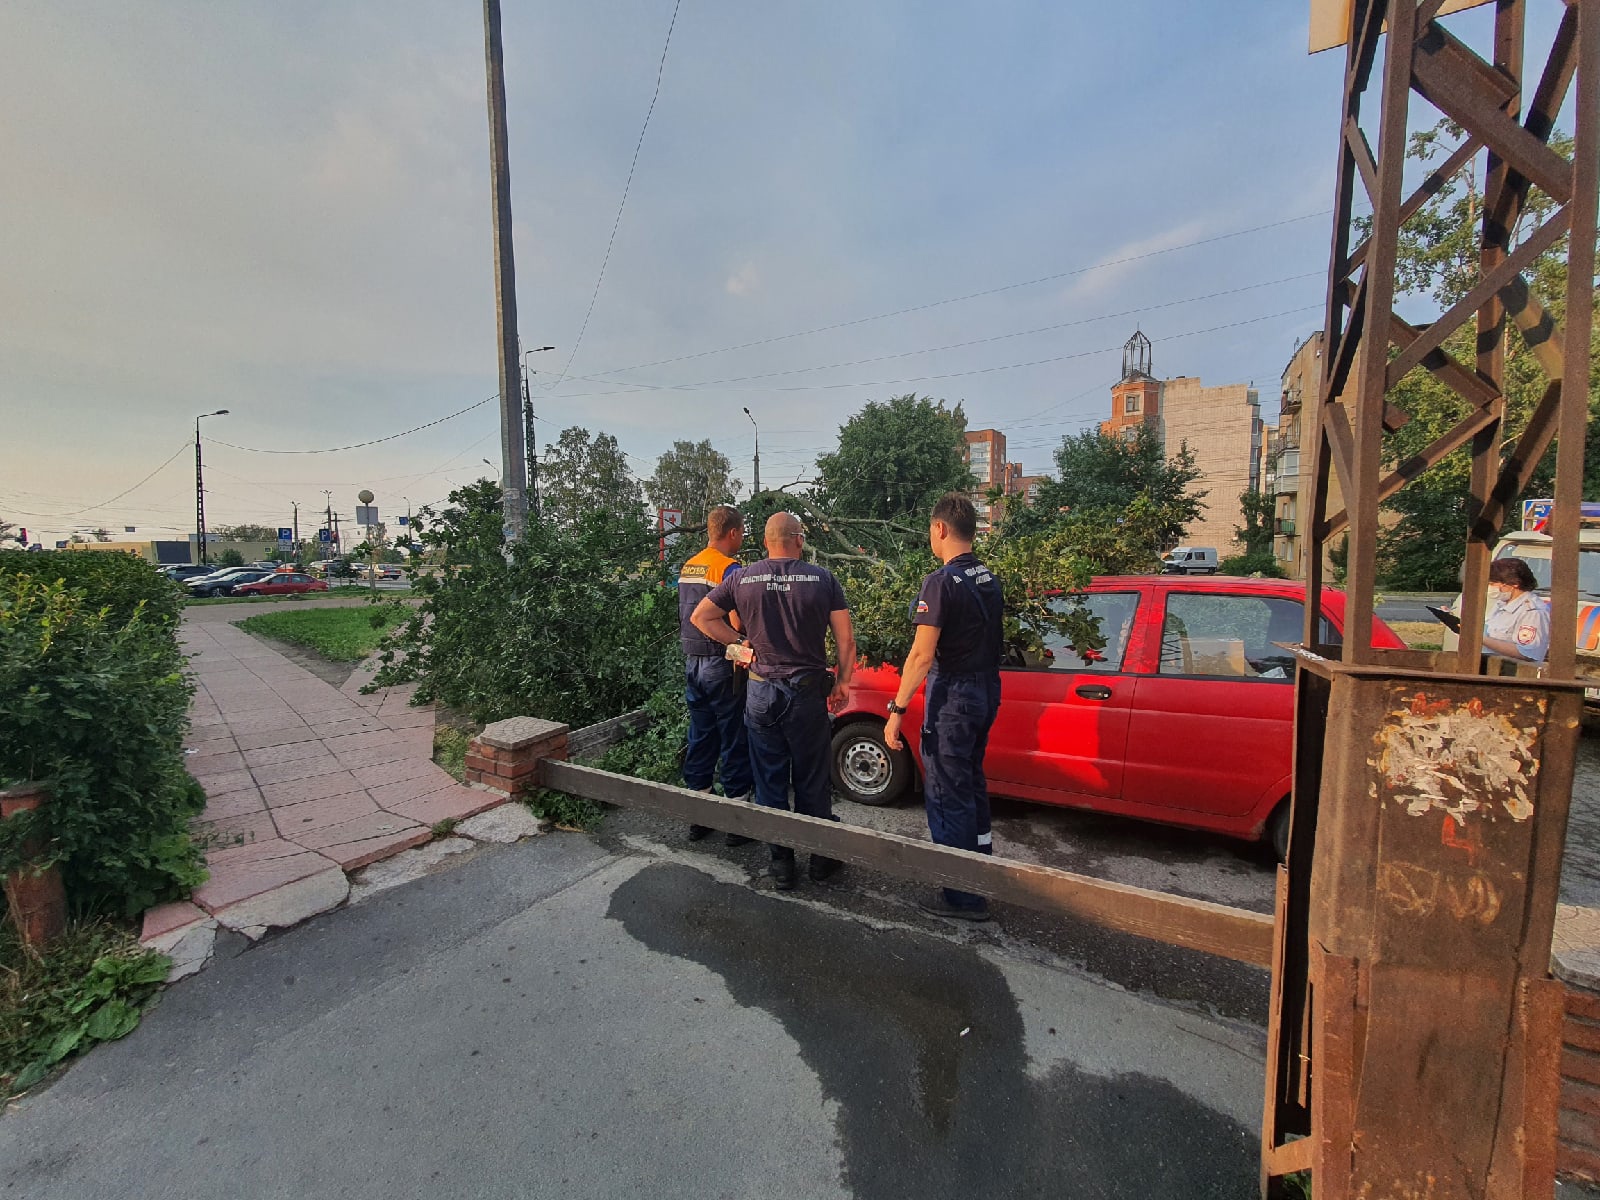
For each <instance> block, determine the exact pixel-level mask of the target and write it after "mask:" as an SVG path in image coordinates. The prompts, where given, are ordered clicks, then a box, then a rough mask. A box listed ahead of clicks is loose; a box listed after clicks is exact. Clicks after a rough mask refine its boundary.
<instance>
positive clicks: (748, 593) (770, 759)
mask: <svg viewBox="0 0 1600 1200" xmlns="http://www.w3.org/2000/svg"><path fill="white" fill-rule="evenodd" d="M765 534H766V545H767V557H766V558H764V559H762V560H761V561H760V562H758V563H753V564H751V565H750V566H748V567H746V568H744V570H742V571H740V572H739V573H738V574H737V575H735V576H733V577H732V578H731V579H728V578H724V580H723V581H722V583H721V584H720V585H719V586H717V587H715V588H713V589H712V590H711V594H710V595H708V596H707V597H706V598H705V599H704V600H702V601H700V604H699V606H698V607H697V608H696V609H695V611H694V615H693V619H694V625H695V628H697V629H699V630H700V632H702V633H704V634H705V635H706V636H707V637H708V638H710V639H711V640H712V641H715V642H719V643H721V644H723V645H731V644H732V643H734V642H736V641H738V640H740V639H739V634H738V632H737V631H736V630H734V628H733V627H732V626H731V625H729V623H728V620H727V617H728V614H730V613H737V614H738V617H739V620H740V622H741V624H742V625H743V627H744V630H745V634H746V638H745V643H744V644H745V645H746V646H747V647H748V648H749V649H750V650H752V651H754V654H755V658H754V659H753V661H752V662H751V664H750V685H749V689H748V691H747V694H746V696H745V710H744V711H745V728H746V731H747V732H748V734H749V737H750V761H751V766H752V768H753V769H754V772H755V786H756V803H757V804H760V805H763V806H764V807H766V808H782V809H787V808H788V807H789V791H790V788H791V787H792V788H793V789H794V811H795V812H797V813H804V814H805V815H806V816H809V817H821V818H822V819H824V820H828V821H833V820H837V819H838V818H837V817H835V816H834V815H833V791H832V786H831V781H830V779H829V773H828V742H829V736H830V734H831V732H832V731H831V729H830V726H829V721H828V713H829V712H830V711H832V712H837V711H838V710H839V709H841V708H843V707H844V703H845V696H846V694H847V693H848V692H849V689H850V674H851V672H852V671H853V670H854V668H855V660H856V639H855V633H854V631H853V630H852V628H851V625H850V610H849V608H848V607H847V606H846V604H845V599H844V589H843V588H841V587H840V586H839V581H838V580H837V579H835V578H834V577H833V575H832V573H831V572H829V571H827V570H825V569H823V568H822V567H818V566H813V565H812V564H810V563H807V562H804V561H802V560H801V558H800V551H801V549H802V548H803V547H804V545H805V529H804V527H803V526H802V525H801V524H800V518H799V517H797V516H795V515H794V514H793V513H776V514H774V515H773V516H772V518H771V519H770V520H768V521H767V527H766V531H765ZM830 629H831V630H833V639H834V643H835V644H836V645H837V646H838V649H839V669H838V674H837V677H835V676H834V675H832V674H830V673H829V671H828V659H827V643H826V641H825V638H826V637H827V633H828V630H830ZM839 866H840V864H839V862H838V860H837V859H832V858H828V857H826V856H824V855H821V854H813V855H812V856H811V864H810V868H809V873H810V875H811V878H812V879H813V880H817V881H821V880H823V879H826V878H828V877H829V876H830V875H832V874H833V873H834V872H835V871H837V870H838V869H839ZM772 878H773V880H774V881H775V882H776V884H777V886H778V889H779V890H780V891H785V892H786V891H789V890H790V889H792V888H793V887H794V885H795V863H794V851H793V850H792V849H791V848H789V847H788V846H773V847H772Z"/></svg>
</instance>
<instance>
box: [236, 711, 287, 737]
mask: <svg viewBox="0 0 1600 1200" xmlns="http://www.w3.org/2000/svg"><path fill="white" fill-rule="evenodd" d="M305 725H306V723H305V722H304V721H302V720H301V719H300V718H299V717H297V716H296V715H295V714H294V713H292V712H290V711H289V710H288V709H284V710H283V711H282V712H277V713H263V714H259V715H257V716H233V715H231V714H230V715H229V717H228V727H229V728H230V729H232V730H233V733H234V736H235V737H237V736H238V735H239V734H241V733H269V732H271V731H273V730H278V729H304V728H305Z"/></svg>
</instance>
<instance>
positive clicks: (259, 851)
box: [206, 821, 305, 867]
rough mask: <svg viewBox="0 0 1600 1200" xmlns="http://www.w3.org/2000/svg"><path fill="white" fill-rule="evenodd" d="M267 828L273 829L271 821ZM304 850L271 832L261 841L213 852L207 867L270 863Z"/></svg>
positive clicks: (207, 859)
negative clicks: (220, 864) (224, 864)
mask: <svg viewBox="0 0 1600 1200" xmlns="http://www.w3.org/2000/svg"><path fill="white" fill-rule="evenodd" d="M267 827H268V829H269V830H270V829H271V827H272V823H271V822H270V821H269V822H268V823H267ZM304 849H305V847H304V846H301V845H299V844H298V843H296V842H291V841H287V840H286V839H284V838H280V837H278V836H277V834H275V833H270V832H269V833H268V834H267V836H266V837H264V838H261V839H260V840H259V841H254V842H243V843H241V844H240V845H237V846H224V847H220V848H219V849H216V850H213V851H212V852H211V853H210V854H208V855H206V866H207V867H211V866H214V865H215V864H217V863H241V862H270V861H271V860H273V859H275V858H284V857H286V856H289V855H293V854H299V853H301V852H302V851H303V850H304Z"/></svg>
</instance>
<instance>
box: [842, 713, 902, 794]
mask: <svg viewBox="0 0 1600 1200" xmlns="http://www.w3.org/2000/svg"><path fill="white" fill-rule="evenodd" d="M832 749H833V753H832V763H833V786H834V787H836V788H837V789H838V790H839V791H841V792H843V793H844V795H845V796H846V797H847V798H848V799H851V800H854V801H855V802H856V803H858V804H874V805H882V804H896V803H898V802H899V801H901V800H903V799H904V798H905V797H906V796H907V795H908V794H909V793H910V791H911V788H912V785H913V783H914V781H915V778H916V768H915V767H914V766H913V765H912V762H911V752H910V751H909V750H907V749H906V748H905V747H904V746H901V747H900V749H898V750H891V749H889V747H888V745H887V744H886V743H885V742H884V740H883V726H882V725H879V724H878V723H877V722H875V721H854V722H852V723H851V724H849V725H844V726H842V727H840V729H839V732H837V733H835V734H834V735H833V748H832Z"/></svg>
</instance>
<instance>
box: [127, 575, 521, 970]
mask: <svg viewBox="0 0 1600 1200" xmlns="http://www.w3.org/2000/svg"><path fill="white" fill-rule="evenodd" d="M246 615H248V612H240V611H238V609H237V607H233V608H230V607H229V606H217V607H209V608H206V607H202V608H195V609H191V610H190V611H189V613H188V614H187V615H186V616H185V619H184V624H183V630H182V634H181V637H182V641H183V643H184V645H185V647H186V649H187V650H188V652H189V654H190V656H191V659H190V661H191V663H192V664H193V669H194V672H195V675H196V677H197V681H198V684H199V686H198V688H197V690H196V694H195V699H194V704H193V706H192V709H191V712H190V721H191V729H190V733H189V738H188V741H187V745H188V747H189V750H190V753H189V757H188V766H189V770H190V773H191V774H193V775H194V777H195V778H196V779H197V780H198V781H199V782H200V784H201V785H202V786H203V787H204V788H205V791H206V808H205V812H204V814H203V815H202V816H201V818H200V819H199V820H198V821H197V822H196V828H197V830H198V831H199V833H200V835H201V836H202V837H203V838H204V839H205V840H206V844H207V846H208V847H209V849H208V851H207V854H206V861H207V865H208V867H209V868H210V872H211V877H210V879H209V880H208V881H207V882H206V883H205V884H204V885H202V886H201V887H200V888H198V889H197V890H196V891H195V893H194V896H193V904H188V903H177V904H167V905H162V906H160V907H158V908H155V909H152V910H150V912H149V913H147V914H146V915H145V924H144V938H145V940H146V941H147V942H152V943H153V944H159V945H161V947H162V948H163V949H169V948H170V947H171V946H172V945H173V944H175V943H176V942H177V941H178V940H180V939H181V937H182V936H183V935H184V933H185V932H186V931H187V930H188V929H190V928H191V927H199V926H208V927H209V928H210V929H211V930H214V929H215V926H216V925H217V924H221V925H223V926H225V927H227V928H230V929H235V930H238V931H240V932H243V933H246V934H248V935H250V936H259V934H260V933H261V932H263V931H264V930H265V929H266V928H269V927H271V926H276V925H288V924H293V923H295V922H296V921H299V920H303V919H304V918H305V917H307V916H310V915H311V914H313V913H315V912H320V911H323V910H324V909H326V908H330V907H332V906H334V905H336V904H339V903H341V902H342V901H343V900H344V899H345V897H346V896H347V895H348V894H349V884H348V881H347V880H346V877H345V873H346V872H348V871H354V870H357V869H359V868H361V867H363V866H366V865H367V864H369V863H372V862H376V861H377V860H379V859H382V858H387V857H389V856H390V855H393V854H397V853H399V852H400V851H402V850H406V849H408V848H410V847H412V846H418V845H421V844H422V843H423V842H426V841H428V840H429V839H430V838H431V837H432V836H433V835H432V832H431V830H430V827H431V826H432V825H434V824H436V823H437V822H439V821H442V820H445V819H448V818H454V819H457V820H459V819H462V818H465V817H469V816H472V815H473V814H475V813H479V812H483V811H484V810H486V809H489V808H493V807H494V806H495V805H497V804H500V803H502V802H503V799H504V798H503V797H501V796H499V795H496V794H495V793H492V792H485V791H479V790H476V789H473V788H468V787H465V786H463V785H461V784H459V783H457V782H456V781H455V780H454V779H453V778H452V777H451V776H450V775H449V773H448V772H446V771H444V770H443V769H442V768H440V767H439V766H437V765H436V764H435V763H434V762H433V761H432V756H433V712H432V710H431V709H429V708H413V707H411V706H410V704H409V701H410V699H411V694H412V692H413V690H414V689H413V688H411V687H401V688H390V689H387V690H386V691H384V692H383V693H380V694H375V695H371V696H363V695H361V694H360V691H359V688H360V686H361V684H362V683H363V682H364V681H365V678H366V677H367V675H366V673H360V674H358V675H357V676H356V677H354V678H352V679H351V680H350V682H349V683H347V684H346V685H345V686H344V687H343V688H336V687H334V686H332V685H331V684H329V683H326V682H324V681H323V680H321V679H318V678H317V677H316V676H315V675H313V674H312V673H311V672H310V671H307V670H305V669H304V668H303V667H300V666H297V665H295V664H294V663H293V662H291V661H289V660H288V659H287V658H285V657H284V656H283V655H281V654H279V653H277V652H276V651H274V650H272V649H270V648H269V647H268V646H266V645H265V644H263V643H262V642H260V641H258V640H257V639H256V638H253V637H251V636H250V635H249V634H247V633H245V632H243V631H242V630H240V629H238V628H237V627H236V626H235V625H234V624H233V623H232V622H233V621H237V620H241V619H243V617H245V616H246Z"/></svg>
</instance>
